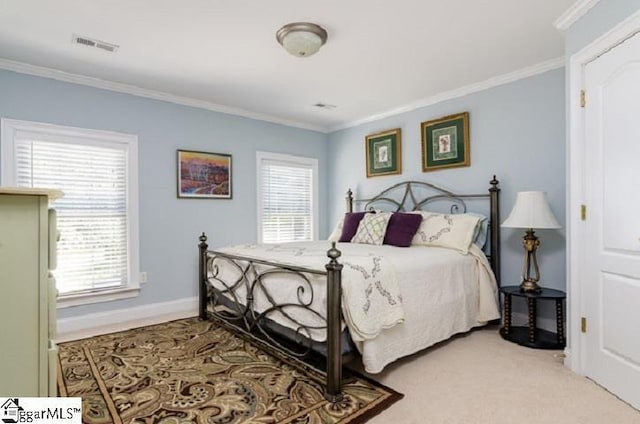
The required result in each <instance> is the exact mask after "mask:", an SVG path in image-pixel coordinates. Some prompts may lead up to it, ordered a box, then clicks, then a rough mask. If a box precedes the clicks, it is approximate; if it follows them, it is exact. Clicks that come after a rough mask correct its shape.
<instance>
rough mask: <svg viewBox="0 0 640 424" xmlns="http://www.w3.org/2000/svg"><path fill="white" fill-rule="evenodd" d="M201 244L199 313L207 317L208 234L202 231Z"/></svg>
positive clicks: (201, 317) (202, 317) (199, 248)
mask: <svg viewBox="0 0 640 424" xmlns="http://www.w3.org/2000/svg"><path fill="white" fill-rule="evenodd" d="M199 239H200V244H198V251H199V258H200V263H199V265H200V266H199V268H198V269H199V270H198V274H199V275H198V279H199V283H198V287H199V289H198V293H199V301H200V302H199V315H200V319H207V318H208V317H207V248H208V247H209V245H208V244H207V236H206V235H205V234H204V233H202V235H201V236H200V237H199Z"/></svg>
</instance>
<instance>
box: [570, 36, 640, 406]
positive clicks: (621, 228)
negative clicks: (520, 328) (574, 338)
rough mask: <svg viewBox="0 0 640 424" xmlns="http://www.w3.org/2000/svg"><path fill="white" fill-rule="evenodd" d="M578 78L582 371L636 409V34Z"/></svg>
mask: <svg viewBox="0 0 640 424" xmlns="http://www.w3.org/2000/svg"><path fill="white" fill-rule="evenodd" d="M584 77H585V79H584V81H585V91H586V101H587V103H586V107H585V121H584V122H585V143H586V144H585V164H586V167H585V193H584V194H585V203H586V205H587V219H586V222H585V226H586V227H585V236H586V237H585V245H584V249H585V251H584V254H585V257H584V260H583V261H582V264H583V265H584V273H583V275H584V281H583V282H582V283H583V284H584V286H583V305H584V308H585V309H584V311H585V315H586V318H587V331H586V333H585V338H586V340H585V347H586V355H585V362H584V368H583V369H584V371H585V374H586V375H587V376H588V377H590V378H592V379H593V380H595V381H596V382H597V383H599V384H601V385H602V386H604V387H605V388H606V389H608V390H609V391H611V392H613V393H614V394H616V395H618V396H619V397H620V398H621V399H623V400H625V401H626V402H628V403H630V404H631V405H632V406H634V407H635V408H638V409H640V35H639V34H636V35H634V36H632V37H631V38H628V39H627V40H625V41H624V42H622V43H620V44H618V45H617V46H615V47H613V48H612V49H611V50H609V51H608V52H606V53H604V54H603V55H602V56H600V57H599V58H597V59H595V60H594V61H592V62H591V63H589V64H588V65H586V67H585V74H584Z"/></svg>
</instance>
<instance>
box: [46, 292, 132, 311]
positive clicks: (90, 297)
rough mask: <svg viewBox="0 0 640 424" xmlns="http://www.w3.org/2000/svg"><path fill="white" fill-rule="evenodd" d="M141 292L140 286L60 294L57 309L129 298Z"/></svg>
mask: <svg viewBox="0 0 640 424" xmlns="http://www.w3.org/2000/svg"><path fill="white" fill-rule="evenodd" d="M138 294H140V289H139V288H134V289H132V288H119V289H113V290H105V291H102V292H91V293H79V294H69V295H63V296H58V298H57V304H56V308H57V309H64V308H69V307H71V306H79V305H89V304H92V303H100V302H110V301H112V300H121V299H129V298H132V297H137V296H138Z"/></svg>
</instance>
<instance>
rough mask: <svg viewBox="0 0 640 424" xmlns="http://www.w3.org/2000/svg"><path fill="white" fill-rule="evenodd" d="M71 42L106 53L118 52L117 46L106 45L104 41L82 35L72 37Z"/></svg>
mask: <svg viewBox="0 0 640 424" xmlns="http://www.w3.org/2000/svg"><path fill="white" fill-rule="evenodd" d="M73 42H74V43H75V44H80V45H83V46H87V47H93V48H96V49H101V50H104V51H107V52H109V53H114V52H115V51H116V50H118V47H119V46H118V45H116V44H111V43H107V42H104V41H100V40H96V39H95V38H89V37H84V36H82V35H75V34H74V35H73Z"/></svg>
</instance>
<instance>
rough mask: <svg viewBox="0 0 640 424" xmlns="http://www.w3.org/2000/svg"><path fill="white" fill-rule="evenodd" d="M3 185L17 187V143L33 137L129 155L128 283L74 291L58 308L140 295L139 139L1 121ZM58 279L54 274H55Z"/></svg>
mask: <svg viewBox="0 0 640 424" xmlns="http://www.w3.org/2000/svg"><path fill="white" fill-rule="evenodd" d="M0 126H1V139H0V166H1V171H2V172H1V174H0V182H2V184H3V185H15V184H16V166H15V154H16V153H15V140H16V138H22V137H23V136H24V135H25V134H32V135H34V136H36V137H39V138H41V139H42V140H43V141H53V142H56V141H57V142H61V141H62V142H68V141H69V140H73V142H74V143H75V144H82V145H102V146H104V145H112V146H113V145H116V144H117V145H119V146H124V150H125V152H126V165H125V166H126V203H127V214H126V219H127V252H128V253H127V284H126V286H121V287H117V288H111V289H103V290H100V291H87V292H79V291H78V292H72V293H69V294H66V295H61V296H58V299H57V307H58V308H66V307H70V306H77V305H86V304H91V303H98V302H108V301H112V300H119V299H127V298H132V297H136V296H138V294H139V293H140V252H139V244H140V242H139V208H138V136H136V135H133V134H124V133H118V132H113V131H104V130H94V129H86V128H78V127H69V126H62V125H55V124H48V123H41V122H32V121H23V120H15V119H7V118H2V119H1V120H0ZM54 276H55V271H54Z"/></svg>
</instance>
